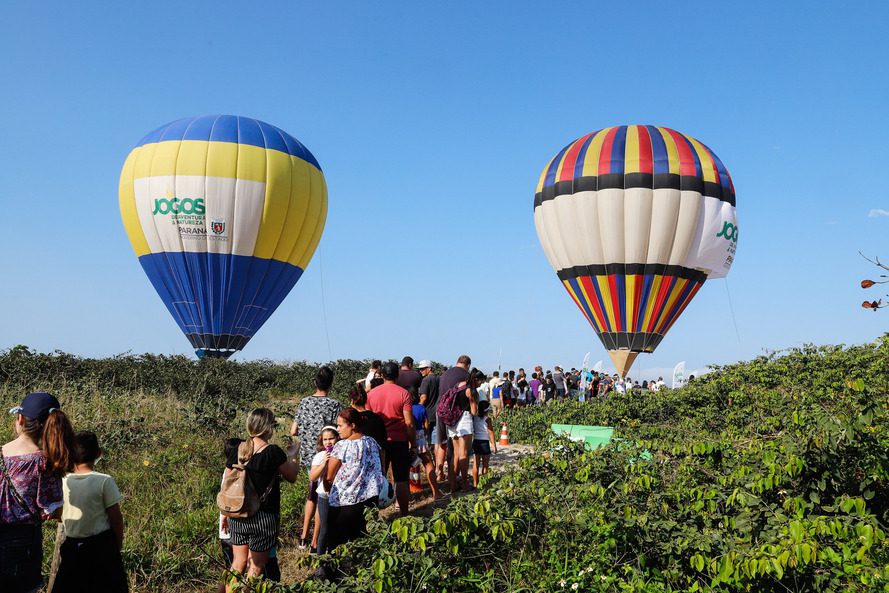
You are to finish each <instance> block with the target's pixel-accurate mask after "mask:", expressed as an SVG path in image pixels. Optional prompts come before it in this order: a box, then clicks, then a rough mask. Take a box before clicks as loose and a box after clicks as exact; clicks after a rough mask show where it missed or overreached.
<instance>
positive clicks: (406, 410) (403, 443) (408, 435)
mask: <svg viewBox="0 0 889 593" xmlns="http://www.w3.org/2000/svg"><path fill="white" fill-rule="evenodd" d="M382 374H383V384H382V385H380V386H378V387H375V388H374V389H371V391H370V393H368V394H367V409H368V410H370V411H371V412H374V413H375V414H379V415H380V417H382V419H383V422H384V423H385V425H386V433H387V435H388V436H387V439H386V447H385V449H386V467H384V468H383V474H386V473H388V471H389V464H390V463H391V464H392V479H393V480H394V481H395V500H397V501H398V509H399V510H400V511H401V516H402V517H403V516H405V515H407V512H408V507H409V505H410V497H411V493H410V487H409V485H408V474H409V472H410V466H411V454H410V450H411V449H412V448H413V447H414V446H415V444H416V438H417V433H416V430H415V425H414V414H413V412H412V411H411V405H412V402H411V396H410V394H409V393H408V392H407V390H406V389H404V388H403V387H399V386H398V385H397V384H396V383H395V382H396V381H397V380H398V365H397V364H395V363H394V362H387V363H386V364H384V365H383V368H382Z"/></svg>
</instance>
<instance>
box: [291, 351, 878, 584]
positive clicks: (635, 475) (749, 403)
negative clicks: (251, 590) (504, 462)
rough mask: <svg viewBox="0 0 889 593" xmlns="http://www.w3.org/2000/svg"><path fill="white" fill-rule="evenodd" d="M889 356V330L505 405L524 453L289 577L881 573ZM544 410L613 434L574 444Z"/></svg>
mask: <svg viewBox="0 0 889 593" xmlns="http://www.w3.org/2000/svg"><path fill="white" fill-rule="evenodd" d="M887 361H889V342H887V341H885V340H884V341H881V342H879V343H877V344H873V345H867V346H860V347H853V348H848V349H845V348H838V347H836V348H835V347H828V348H804V349H800V350H794V351H790V352H787V353H783V354H781V355H778V354H773V355H769V356H766V357H761V358H759V359H756V360H754V361H751V362H749V363H742V364H738V365H732V366H729V367H725V368H722V369H719V370H717V372H715V373H713V374H710V375H707V376H706V377H704V378H701V380H699V381H696V382H695V383H693V384H692V385H691V386H689V387H687V388H685V389H682V390H676V391H667V392H661V393H657V394H645V393H630V394H629V395H626V396H613V397H608V398H604V399H602V400H597V401H594V402H589V403H576V402H574V403H571V402H562V403H558V404H554V405H552V406H547V407H543V408H528V409H523V410H518V411H513V412H510V413H508V414H506V415H505V418H506V420H507V422H508V424H509V426H510V430H511V438H512V439H513V440H514V441H520V442H521V441H525V442H533V443H535V444H536V445H537V452H536V453H535V454H533V455H529V456H528V457H526V458H525V459H524V460H523V461H522V463H521V467H519V468H516V469H515V470H514V471H511V472H508V473H506V474H504V475H502V477H500V478H499V479H497V480H496V481H493V482H492V483H491V484H490V485H489V487H488V488H487V489H485V490H483V491H482V492H481V493H479V494H478V495H475V496H472V497H467V498H464V499H461V500H458V501H455V502H453V503H452V504H451V505H449V506H448V507H447V508H445V509H441V510H439V511H437V512H436V513H435V514H434V515H433V516H432V517H431V518H428V519H420V518H408V519H398V520H396V521H394V522H393V523H392V524H391V525H387V524H385V523H381V522H379V521H377V522H374V523H373V524H372V527H371V537H369V538H367V539H365V540H363V541H360V542H355V543H353V544H352V545H351V547H350V548H349V550H340V554H341V555H342V557H341V558H345V557H346V556H348V557H349V564H348V566H350V568H348V569H345V572H346V574H347V576H346V577H345V578H344V579H343V580H342V581H341V582H340V583H338V584H337V585H335V586H334V585H328V584H324V583H316V582H312V583H303V584H300V585H297V586H294V587H292V589H291V590H293V591H334V590H336V591H346V590H348V591H378V592H379V591H442V592H445V591H447V592H457V591H467V592H468V591H559V590H563V589H564V590H569V591H570V590H572V589H573V590H581V591H651V592H654V591H658V592H660V591H711V590H718V591H766V592H775V593H777V592H779V591H781V592H787V591H795V592H803V591H806V592H808V591H884V590H887V589H889V586H887V583H889V581H887V578H889V566H887V565H889V538H887V534H886V527H885V525H886V524H887V521H889V509H887V501H889V489H887V486H889V481H887V478H889V475H887V472H889V436H887V433H886V427H887V406H889V396H887V393H889V391H887V384H889V383H887V379H889V368H887ZM553 422H559V423H581V424H600V425H610V426H615V427H616V428H617V430H618V432H619V434H620V436H621V437H622V438H623V439H624V440H623V441H621V442H620V443H619V444H617V445H613V446H611V447H609V448H606V449H602V450H597V451H584V450H583V448H582V447H581V446H580V445H579V444H577V443H572V442H568V441H562V440H558V439H554V438H553V437H552V436H551V435H549V434H548V427H549V425H550V424H551V423H553ZM643 451H647V452H648V453H649V455H644V456H643V455H642V452H643ZM341 561H342V560H341Z"/></svg>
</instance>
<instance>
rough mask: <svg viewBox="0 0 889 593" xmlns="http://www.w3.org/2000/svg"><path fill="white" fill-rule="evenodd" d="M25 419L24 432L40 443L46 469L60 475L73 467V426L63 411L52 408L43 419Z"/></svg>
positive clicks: (25, 417)
mask: <svg viewBox="0 0 889 593" xmlns="http://www.w3.org/2000/svg"><path fill="white" fill-rule="evenodd" d="M22 418H24V419H25V426H24V432H25V433H26V434H27V435H28V436H29V437H31V440H32V441H34V442H35V443H37V444H39V445H40V449H41V450H42V451H43V455H44V457H46V470H47V471H48V472H49V473H52V474H55V475H58V476H61V475H63V474H65V473H67V472H70V471H71V470H73V469H74V455H73V451H74V428H73V427H72V426H71V422H70V421H69V420H68V417H67V416H66V415H65V412H63V411H61V410H58V409H53V410H52V411H50V412H49V414H47V416H46V419H44V420H35V419H32V418H28V417H27V416H22Z"/></svg>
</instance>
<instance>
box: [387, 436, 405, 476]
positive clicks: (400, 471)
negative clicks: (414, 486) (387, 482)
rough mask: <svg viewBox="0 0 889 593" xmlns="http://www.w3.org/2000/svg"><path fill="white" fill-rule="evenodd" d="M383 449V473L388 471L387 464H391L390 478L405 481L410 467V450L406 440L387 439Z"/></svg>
mask: <svg viewBox="0 0 889 593" xmlns="http://www.w3.org/2000/svg"><path fill="white" fill-rule="evenodd" d="M385 449H386V467H384V468H383V475H386V474H387V473H388V472H389V464H392V480H393V481H395V482H407V480H408V474H409V473H410V469H411V452H410V447H408V444H407V441H388V442H387V443H386V447H385Z"/></svg>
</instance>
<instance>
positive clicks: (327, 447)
mask: <svg viewBox="0 0 889 593" xmlns="http://www.w3.org/2000/svg"><path fill="white" fill-rule="evenodd" d="M339 440H340V435H339V433H338V432H337V430H336V427H335V426H325V427H324V428H322V429H321V434H320V435H318V448H317V453H315V456H314V457H313V458H312V466H311V468H310V469H309V480H311V483H312V484H314V485H315V493H316V498H315V502H316V503H317V504H316V508H317V510H316V511H315V529H314V531H313V533H314V539H313V541H312V550H314V551H315V553H316V554H326V553H327V513H328V511H329V510H330V499H329V495H328V494H327V490H326V489H325V488H324V476H326V475H327V463H328V461H330V452H331V451H333V446H334V445H336V444H337V441H339Z"/></svg>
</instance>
